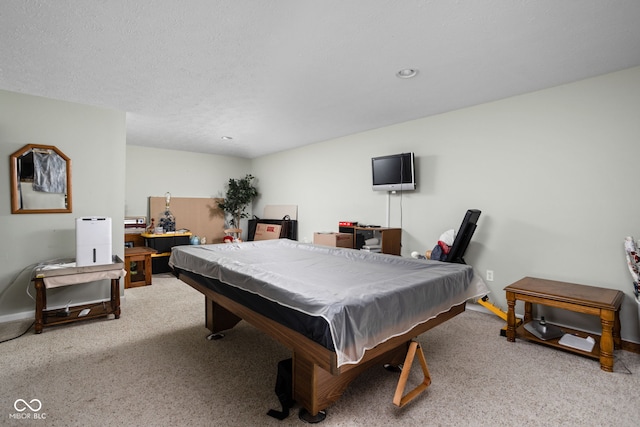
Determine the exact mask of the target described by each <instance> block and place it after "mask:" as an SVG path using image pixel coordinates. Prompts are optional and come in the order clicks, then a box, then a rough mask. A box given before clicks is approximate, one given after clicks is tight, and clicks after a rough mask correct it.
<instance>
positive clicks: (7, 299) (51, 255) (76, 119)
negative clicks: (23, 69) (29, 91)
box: [0, 90, 126, 320]
mask: <svg viewBox="0 0 640 427" xmlns="http://www.w3.org/2000/svg"><path fill="white" fill-rule="evenodd" d="M125 141H126V123H125V114H124V113H122V112H118V111H113V110H108V109H102V108H96V107H90V106H86V105H80V104H74V103H70V102H62V101H56V100H51V99H46V98H41V97H35V96H29V95H22V94H18V93H12V92H7V91H1V90H0V158H2V159H4V160H3V161H1V162H0V200H2V201H3V202H2V204H1V205H0V206H1V207H0V231H1V233H0V235H1V236H2V242H3V248H2V251H1V252H0V319H4V320H7V319H10V318H11V316H13V315H18V314H21V313H22V314H23V313H25V312H31V313H33V310H34V307H35V303H34V302H33V300H31V299H30V298H29V297H28V296H27V293H26V292H25V289H26V286H27V283H28V281H19V282H16V283H15V284H14V281H15V279H16V278H17V277H18V276H19V274H20V272H21V271H22V270H23V269H24V268H25V267H28V266H29V265H32V264H36V263H39V262H42V261H45V260H51V259H55V258H64V257H71V258H73V257H75V218H77V217H82V216H92V215H100V216H109V217H111V218H112V220H113V224H120V223H122V218H123V211H124V209H123V207H124V203H123V200H124V178H125V173H124V172H125V170H124V164H125V161H124V159H125ZM26 144H46V145H55V146H57V147H58V148H59V149H60V150H61V151H62V152H63V153H64V154H66V155H67V156H68V157H70V158H71V162H72V187H73V212H72V213H69V214H19V215H18V214H11V210H10V203H9V201H10V185H9V156H10V155H11V153H13V152H15V151H17V150H19V149H20V148H22V147H23V146H24V145H26ZM123 245H124V238H123V235H122V230H121V229H119V228H117V227H113V248H114V254H115V255H118V256H120V258H123V257H124V249H123ZM12 284H14V285H12ZM31 288H32V287H31ZM108 294H109V293H108V287H107V286H93V285H91V284H88V285H78V286H73V287H71V288H60V289H56V290H54V291H51V292H49V293H48V294H47V298H48V301H47V302H48V304H49V306H50V307H52V306H56V305H59V304H66V303H67V302H68V301H69V300H72V301H73V302H74V303H79V302H86V301H94V300H96V299H104V298H106V297H107V296H108Z"/></svg>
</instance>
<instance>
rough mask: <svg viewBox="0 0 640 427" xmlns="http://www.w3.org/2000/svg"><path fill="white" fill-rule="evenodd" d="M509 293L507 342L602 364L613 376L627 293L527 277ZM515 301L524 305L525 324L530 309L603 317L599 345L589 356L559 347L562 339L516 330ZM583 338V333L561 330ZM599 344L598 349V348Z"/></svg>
mask: <svg viewBox="0 0 640 427" xmlns="http://www.w3.org/2000/svg"><path fill="white" fill-rule="evenodd" d="M504 290H505V291H506V293H507V305H508V310H507V340H508V341H511V342H515V340H516V337H520V338H524V339H526V340H529V341H534V342H538V343H541V344H545V345H549V346H551V347H556V348H561V349H563V350H567V351H571V352H574V353H578V354H581V355H583V356H587V357H591V358H594V359H599V360H600V368H601V369H602V370H603V371H607V372H613V350H614V348H620V346H621V338H620V306H621V305H622V300H623V299H624V293H623V292H622V291H618V290H615V289H607V288H598V287H595V286H586V285H578V284H575V283H566V282H557V281H554V280H546V279H537V278H535V277H525V278H523V279H520V280H518V281H517V282H515V283H513V284H511V285H509V286H507V287H506V288H504ZM516 300H521V301H524V302H525V305H524V324H526V323H527V322H530V321H531V320H532V316H531V305H532V304H542V305H546V306H550V307H556V308H562V309H565V310H571V311H575V312H578V313H586V314H591V315H594V316H598V317H600V323H601V325H602V335H601V336H600V337H596V344H595V345H594V348H593V350H592V351H590V352H586V351H582V350H578V349H574V348H570V347H567V346H563V345H562V344H559V343H558V341H559V339H550V340H542V339H539V338H537V337H535V336H534V335H533V334H531V333H529V332H528V331H526V330H525V329H524V324H523V325H522V326H520V327H517V328H516V316H515V306H516ZM562 329H563V331H565V332H566V333H572V334H575V335H578V336H582V337H583V338H584V337H586V336H587V334H585V333H584V332H581V331H576V330H573V329H569V328H564V327H563V328H562ZM598 344H599V345H598Z"/></svg>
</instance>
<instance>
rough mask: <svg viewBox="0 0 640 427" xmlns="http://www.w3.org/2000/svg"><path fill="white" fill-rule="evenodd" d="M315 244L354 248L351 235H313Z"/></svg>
mask: <svg viewBox="0 0 640 427" xmlns="http://www.w3.org/2000/svg"><path fill="white" fill-rule="evenodd" d="M313 244H314V245H324V246H334V247H337V248H353V234H350V233H313Z"/></svg>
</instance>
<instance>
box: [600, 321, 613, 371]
mask: <svg viewBox="0 0 640 427" xmlns="http://www.w3.org/2000/svg"><path fill="white" fill-rule="evenodd" d="M600 323H601V324H602V336H601V337H600V369H602V370H603V371H607V372H613V329H614V325H615V312H613V311H611V310H601V311H600Z"/></svg>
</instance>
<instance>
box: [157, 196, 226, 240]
mask: <svg viewBox="0 0 640 427" xmlns="http://www.w3.org/2000/svg"><path fill="white" fill-rule="evenodd" d="M219 200H222V199H218V198H206V197H205V198H199V197H173V196H172V197H171V203H170V205H169V210H170V211H171V213H172V214H173V216H174V217H175V218H176V229H177V230H179V229H181V228H186V229H188V230H189V231H191V232H192V233H193V234H194V235H196V236H198V237H200V238H202V237H206V238H207V243H222V238H223V237H224V212H222V210H221V209H220V208H218V201H219ZM165 204H166V199H165V196H161V197H149V222H151V218H154V219H155V222H156V225H158V223H159V222H160V218H162V217H163V216H164V209H165Z"/></svg>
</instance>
